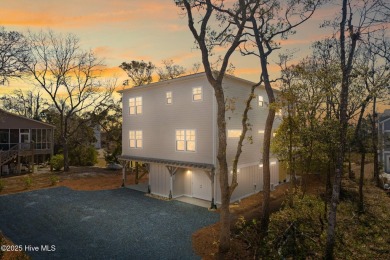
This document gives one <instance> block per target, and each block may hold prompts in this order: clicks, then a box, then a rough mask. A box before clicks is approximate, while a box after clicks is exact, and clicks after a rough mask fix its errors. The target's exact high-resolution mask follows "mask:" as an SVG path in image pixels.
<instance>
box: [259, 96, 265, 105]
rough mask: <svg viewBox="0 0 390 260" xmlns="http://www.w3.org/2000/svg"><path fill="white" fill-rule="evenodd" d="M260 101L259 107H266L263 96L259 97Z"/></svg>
mask: <svg viewBox="0 0 390 260" xmlns="http://www.w3.org/2000/svg"><path fill="white" fill-rule="evenodd" d="M258 101H259V107H262V106H264V99H263V96H259V99H258Z"/></svg>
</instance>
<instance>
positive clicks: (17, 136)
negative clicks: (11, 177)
mask: <svg viewBox="0 0 390 260" xmlns="http://www.w3.org/2000/svg"><path fill="white" fill-rule="evenodd" d="M53 131H54V126H53V125H50V124H47V123H43V122H40V121H36V120H33V119H29V118H26V117H23V116H19V115H15V114H11V113H9V112H6V111H4V110H1V109H0V166H1V174H2V175H4V174H9V173H20V172H21V170H22V169H23V168H24V167H25V166H26V165H28V166H29V168H31V167H30V166H31V165H33V164H34V163H38V162H44V161H46V160H48V159H49V157H50V156H51V155H52V154H53Z"/></svg>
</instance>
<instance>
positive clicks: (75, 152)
mask: <svg viewBox="0 0 390 260" xmlns="http://www.w3.org/2000/svg"><path fill="white" fill-rule="evenodd" d="M69 163H70V165H75V166H93V165H94V164H95V163H97V151H96V149H95V147H93V146H86V145H79V146H77V147H75V148H74V149H72V150H70V151H69Z"/></svg>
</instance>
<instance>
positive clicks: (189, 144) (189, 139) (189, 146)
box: [176, 129, 196, 152]
mask: <svg viewBox="0 0 390 260" xmlns="http://www.w3.org/2000/svg"><path fill="white" fill-rule="evenodd" d="M195 143H196V133H195V130H184V129H182V130H176V150H177V151H189V152H195V146H196V145H195Z"/></svg>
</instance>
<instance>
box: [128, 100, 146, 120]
mask: <svg viewBox="0 0 390 260" xmlns="http://www.w3.org/2000/svg"><path fill="white" fill-rule="evenodd" d="M137 98H140V99H141V106H140V107H141V112H139V111H138V106H137ZM131 99H133V100H134V106H130V100H131ZM132 107H133V108H134V113H131V108H132ZM142 112H143V99H142V96H138V97H130V98H129V115H132V116H133V115H142Z"/></svg>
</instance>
